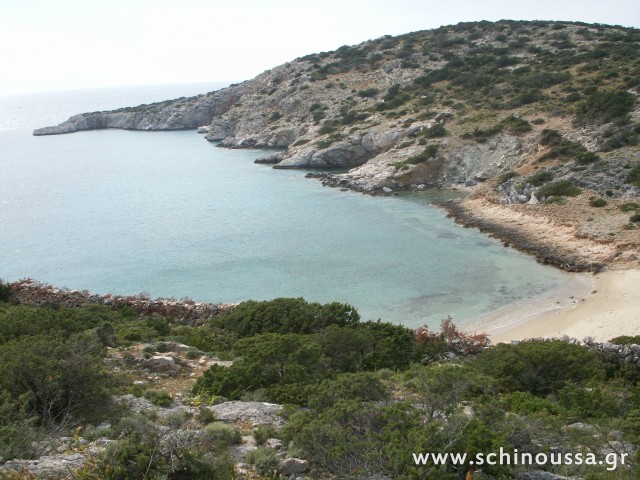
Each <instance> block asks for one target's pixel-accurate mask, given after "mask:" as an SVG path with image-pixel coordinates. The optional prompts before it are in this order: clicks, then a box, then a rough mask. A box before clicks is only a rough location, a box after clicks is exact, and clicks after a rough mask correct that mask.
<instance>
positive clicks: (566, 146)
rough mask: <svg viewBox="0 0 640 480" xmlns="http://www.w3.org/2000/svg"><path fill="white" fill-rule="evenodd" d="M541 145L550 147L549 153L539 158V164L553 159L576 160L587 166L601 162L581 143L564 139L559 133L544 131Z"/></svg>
mask: <svg viewBox="0 0 640 480" xmlns="http://www.w3.org/2000/svg"><path fill="white" fill-rule="evenodd" d="M540 145H544V146H548V147H549V151H548V152H547V153H545V154H544V155H542V156H541V157H540V158H538V161H539V162H542V161H545V160H551V159H555V158H557V159H560V160H571V159H575V160H576V163H578V164H579V165H587V164H589V163H592V162H594V161H595V160H599V157H598V156H597V155H596V154H594V153H592V152H590V151H588V150H587V149H586V148H585V147H584V146H582V145H580V144H579V143H575V142H572V141H570V140H567V139H566V138H564V137H563V136H562V135H561V134H560V133H559V132H558V131H556V130H550V129H544V130H543V131H542V135H541V137H540Z"/></svg>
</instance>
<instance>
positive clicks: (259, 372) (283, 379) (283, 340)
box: [193, 333, 325, 401]
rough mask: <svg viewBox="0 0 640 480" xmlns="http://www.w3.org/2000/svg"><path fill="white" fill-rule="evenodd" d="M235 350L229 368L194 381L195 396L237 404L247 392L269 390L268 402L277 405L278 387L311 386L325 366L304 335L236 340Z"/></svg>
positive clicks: (267, 335) (316, 347)
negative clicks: (307, 384)
mask: <svg viewBox="0 0 640 480" xmlns="http://www.w3.org/2000/svg"><path fill="white" fill-rule="evenodd" d="M235 348H236V350H235V351H236V352H237V353H238V354H239V355H242V356H241V357H240V358H239V359H237V360H235V361H234V363H233V365H232V366H231V367H229V368H223V367H219V366H213V367H211V368H209V369H208V370H206V371H205V372H204V374H203V375H202V376H201V377H200V378H199V379H198V380H197V381H196V384H195V386H194V387H193V391H194V394H200V395H202V394H208V395H211V394H214V395H224V396H225V397H228V398H231V399H234V400H238V399H240V398H242V396H243V395H245V394H246V393H247V392H250V391H253V390H257V389H260V388H268V389H270V390H268V393H267V396H268V398H269V399H270V400H272V401H278V400H279V399H278V398H276V397H275V394H276V393H277V391H278V390H277V389H278V387H281V386H284V385H290V384H296V383H299V382H303V383H310V382H311V383H312V382H314V381H315V380H316V379H317V377H318V375H320V374H321V372H322V371H323V369H324V366H325V359H324V357H323V355H322V349H321V348H320V346H319V345H318V344H317V343H315V342H313V340H312V339H311V338H310V337H309V336H305V335H298V334H293V333H290V334H286V335H280V334H274V333H265V334H261V335H256V336H254V337H248V338H245V339H242V340H239V341H238V342H237V344H236V346H235Z"/></svg>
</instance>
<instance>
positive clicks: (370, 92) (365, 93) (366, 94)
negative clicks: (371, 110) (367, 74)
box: [358, 88, 380, 98]
mask: <svg viewBox="0 0 640 480" xmlns="http://www.w3.org/2000/svg"><path fill="white" fill-rule="evenodd" d="M378 93H380V90H378V89H377V88H366V89H364V90H360V91H359V92H358V96H359V97H362V98H371V97H375V96H376V95H378Z"/></svg>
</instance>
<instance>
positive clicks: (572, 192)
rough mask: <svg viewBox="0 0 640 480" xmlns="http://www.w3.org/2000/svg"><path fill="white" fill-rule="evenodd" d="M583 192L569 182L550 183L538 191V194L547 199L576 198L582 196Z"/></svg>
mask: <svg viewBox="0 0 640 480" xmlns="http://www.w3.org/2000/svg"><path fill="white" fill-rule="evenodd" d="M581 192H582V190H581V189H580V188H578V187H576V186H575V185H574V184H573V183H571V182H570V181H569V180H559V181H557V182H553V183H549V184H547V185H545V186H544V187H542V188H540V190H538V194H539V195H540V196H545V197H575V196H576V195H580V193H581Z"/></svg>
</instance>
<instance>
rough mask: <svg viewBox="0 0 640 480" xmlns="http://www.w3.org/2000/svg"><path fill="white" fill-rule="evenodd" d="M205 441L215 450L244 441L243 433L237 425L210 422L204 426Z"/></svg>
mask: <svg viewBox="0 0 640 480" xmlns="http://www.w3.org/2000/svg"><path fill="white" fill-rule="evenodd" d="M203 441H204V442H205V443H206V444H207V445H208V446H209V447H210V448H211V449H213V450H223V449H226V448H227V447H230V446H231V445H238V444H240V443H242V435H241V434H240V430H238V427H236V426H235V425H227V424H226V423H210V424H209V425H207V426H206V427H204V430H203Z"/></svg>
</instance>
